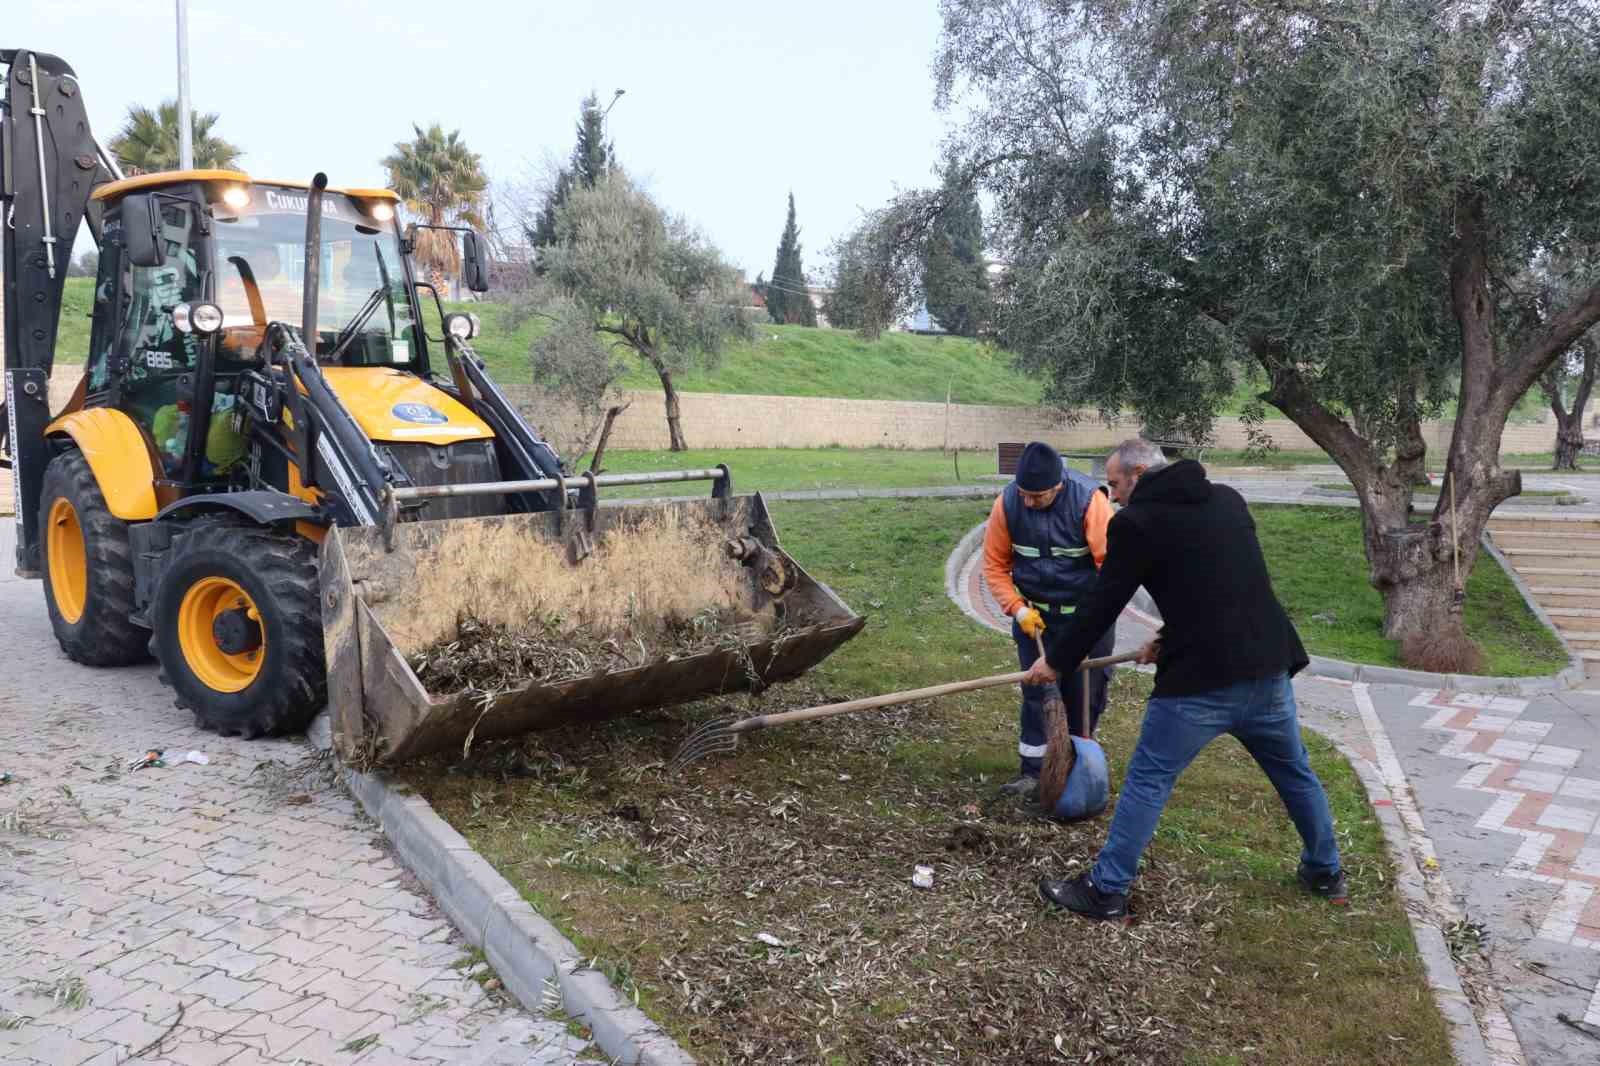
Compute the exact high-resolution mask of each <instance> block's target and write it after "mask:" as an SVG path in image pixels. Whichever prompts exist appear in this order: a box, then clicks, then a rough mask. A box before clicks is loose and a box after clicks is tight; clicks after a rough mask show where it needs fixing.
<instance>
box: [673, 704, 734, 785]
mask: <svg viewBox="0 0 1600 1066" xmlns="http://www.w3.org/2000/svg"><path fill="white" fill-rule="evenodd" d="M735 721H737V719H734V718H713V719H712V720H711V721H709V722H707V723H706V724H705V725H702V726H701V727H700V728H699V729H696V730H695V731H694V732H693V733H690V734H689V739H688V740H685V741H684V742H683V743H682V744H681V745H679V747H678V751H677V753H676V754H674V755H673V756H672V761H671V762H670V763H668V764H667V775H668V776H669V777H676V776H677V775H678V774H680V773H682V772H683V769H684V767H686V766H688V765H689V764H690V763H692V762H699V761H700V760H701V759H704V758H706V757H707V756H711V755H731V754H732V753H733V750H734V749H735V748H737V747H738V746H739V733H738V731H736V730H733V729H730V728H729V726H731V725H733V724H734V722H735Z"/></svg>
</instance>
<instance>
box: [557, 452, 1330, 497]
mask: <svg viewBox="0 0 1600 1066" xmlns="http://www.w3.org/2000/svg"><path fill="white" fill-rule="evenodd" d="M1242 455H1243V453H1239V452H1221V453H1216V457H1215V458H1214V456H1213V453H1211V452H1207V453H1206V465H1207V466H1208V467H1213V468H1221V467H1224V466H1232V465H1235V464H1241V463H1242V462H1243V459H1242ZM1275 458H1276V457H1275ZM1297 458H1298V457H1297ZM586 459H587V456H579V457H578V459H577V460H576V461H575V462H574V466H575V467H576V468H577V469H579V470H582V469H584V468H585V465H584V460H586ZM1305 461H1307V462H1309V461H1311V459H1310V457H1305ZM1322 461H1324V462H1326V459H1323V460H1322ZM718 463H727V464H728V468H729V469H730V470H731V471H732V472H733V483H734V485H735V487H736V489H737V490H738V491H741V492H743V491H756V490H760V491H763V492H790V491H802V490H814V489H865V488H875V489H901V488H927V487H933V486H940V485H978V484H990V485H993V486H994V490H995V492H996V493H998V492H999V491H1000V489H1001V487H1002V485H1003V482H1001V481H998V480H995V479H994V477H993V476H992V475H995V474H996V472H997V470H998V469H999V467H998V464H997V462H996V457H995V451H994V449H993V448H985V449H983V450H981V451H971V452H961V453H960V454H959V455H958V456H952V455H949V454H946V453H944V452H941V451H930V450H912V449H902V448H721V449H719V448H698V449H691V450H689V451H683V452H670V451H665V450H661V451H633V450H623V451H618V450H607V452H606V456H605V468H606V472H607V473H612V474H623V473H635V472H638V471H643V470H677V469H688V468H691V467H708V466H716V465H717V464H718ZM958 464H959V468H960V469H959V474H960V476H959V477H957V472H958V471H957V466H958ZM1072 465H1073V466H1074V467H1076V468H1077V469H1079V470H1084V471H1087V470H1088V469H1089V466H1090V464H1089V462H1088V461H1087V460H1072ZM704 491H705V487H704V486H703V485H699V484H694V483H681V484H677V485H672V484H667V485H659V486H650V487H646V488H640V489H637V490H631V491H630V492H628V493H624V495H632V496H698V495H700V494H701V493H703V492H704Z"/></svg>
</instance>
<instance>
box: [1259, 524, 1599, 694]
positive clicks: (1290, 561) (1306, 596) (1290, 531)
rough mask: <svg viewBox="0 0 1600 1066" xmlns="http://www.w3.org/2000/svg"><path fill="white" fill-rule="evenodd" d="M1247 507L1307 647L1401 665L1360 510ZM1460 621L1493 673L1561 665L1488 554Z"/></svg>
mask: <svg viewBox="0 0 1600 1066" xmlns="http://www.w3.org/2000/svg"><path fill="white" fill-rule="evenodd" d="M1250 510H1251V513H1252V514H1254V515H1255V519H1256V530H1257V533H1258V535H1259V536H1260V538H1261V546H1262V549H1263V550H1264V551H1265V552H1266V556H1267V562H1268V565H1269V566H1270V567H1271V569H1272V585H1273V588H1274V589H1275V590H1276V591H1277V593H1278V598H1279V599H1280V600H1282V601H1283V605H1284V607H1285V608H1286V609H1287V610H1288V611H1289V616H1290V617H1291V618H1293V619H1294V624H1295V626H1296V627H1297V628H1298V629H1299V630H1300V636H1301V638H1302V639H1303V640H1304V641H1305V644H1306V647H1307V648H1308V649H1309V650H1310V651H1311V652H1312V653H1313V654H1317V655H1328V656H1332V657H1333V658H1336V659H1351V660H1354V661H1356V662H1364V663H1379V664H1382V665H1387V666H1395V665H1399V656H1398V647H1397V645H1396V643H1395V642H1394V641H1392V640H1387V639H1385V638H1384V636H1383V599H1382V597H1381V596H1379V595H1378V592H1377V590H1376V589H1374V588H1373V587H1372V586H1371V585H1370V584H1368V583H1367V562H1366V557H1365V555H1364V554H1363V553H1362V550H1361V516H1360V514H1359V513H1358V512H1357V511H1356V510H1355V509H1354V508H1350V507H1290V506H1264V505H1258V506H1255V507H1252V508H1251V509H1250ZM1466 623H1467V632H1468V633H1470V634H1471V635H1472V636H1473V637H1474V638H1476V639H1477V641H1478V643H1479V644H1480V645H1482V647H1483V651H1484V657H1485V660H1486V664H1485V672H1486V673H1488V674H1490V675H1491V676H1499V677H1519V676H1528V675H1537V674H1552V673H1555V672H1556V671H1558V670H1560V669H1562V668H1563V667H1564V666H1566V665H1567V659H1566V655H1565V654H1564V653H1563V652H1562V650H1561V644H1560V642H1559V641H1558V640H1557V639H1556V636H1555V634H1553V633H1551V632H1550V630H1548V629H1546V628H1545V626H1544V624H1543V623H1541V622H1540V621H1539V619H1538V618H1536V617H1535V616H1534V614H1533V613H1532V612H1531V611H1529V610H1528V606H1527V604H1525V603H1524V602H1523V601H1522V597H1521V596H1520V595H1519V594H1518V593H1517V590H1516V587H1515V586H1514V585H1512V583H1511V579H1510V578H1509V577H1507V576H1506V572H1505V571H1504V570H1503V569H1501V567H1500V565H1499V564H1498V563H1497V562H1495V560H1494V559H1493V558H1492V557H1490V556H1489V555H1488V554H1487V553H1483V552H1480V553H1479V555H1478V561H1477V565H1476V566H1474V567H1473V570H1472V574H1471V576H1470V577H1469V578H1468V579H1467V606H1466Z"/></svg>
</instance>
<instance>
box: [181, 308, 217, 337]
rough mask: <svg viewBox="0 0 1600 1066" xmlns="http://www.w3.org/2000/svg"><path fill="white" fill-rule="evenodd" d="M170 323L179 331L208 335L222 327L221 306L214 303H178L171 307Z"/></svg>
mask: <svg viewBox="0 0 1600 1066" xmlns="http://www.w3.org/2000/svg"><path fill="white" fill-rule="evenodd" d="M172 324H173V325H174V326H176V327H177V328H178V332H179V333H198V334H200V335H201V336H202V337H207V336H210V335H211V334H213V333H215V332H217V331H218V330H219V329H221V328H222V308H220V307H218V306H217V305H216V304H208V303H197V304H179V305H178V306H177V307H174V308H173V309H172Z"/></svg>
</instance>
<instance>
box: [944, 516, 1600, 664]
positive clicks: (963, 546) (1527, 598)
mask: <svg viewBox="0 0 1600 1066" xmlns="http://www.w3.org/2000/svg"><path fill="white" fill-rule="evenodd" d="M987 524H988V523H987V522H985V523H981V524H980V525H979V526H978V527H977V528H976V529H973V530H971V531H970V532H968V533H967V535H966V536H964V537H962V538H961V540H960V541H959V542H957V544H956V546H955V548H954V549H953V550H952V551H951V553H950V555H949V557H948V558H946V559H945V566H944V574H945V581H944V587H945V593H946V594H947V595H948V596H949V597H950V598H951V599H952V600H954V601H955V602H956V604H957V605H958V606H959V607H960V608H961V610H962V613H964V614H966V615H967V616H968V617H969V618H972V619H973V620H974V621H976V622H978V623H980V624H983V625H987V624H988V623H987V622H985V621H984V619H983V618H982V617H980V616H979V615H978V614H977V613H976V612H975V611H974V610H973V609H972V607H971V605H970V604H968V603H967V601H966V597H964V596H962V595H961V590H960V588H959V587H958V586H959V579H960V574H961V568H962V567H963V566H965V565H966V562H967V560H968V559H969V558H971V557H972V554H973V552H975V551H977V550H978V549H979V547H980V546H981V545H982V543H983V529H984V526H985V525H987ZM1483 546H1484V548H1485V549H1486V550H1487V551H1488V552H1489V554H1490V555H1492V556H1493V557H1494V559H1495V561H1496V562H1498V563H1499V564H1500V567H1501V569H1503V570H1504V571H1505V572H1506V574H1507V575H1508V576H1509V577H1510V578H1511V583H1512V584H1513V585H1515V586H1516V589H1517V594H1518V595H1520V596H1521V597H1522V601H1523V602H1524V603H1526V604H1527V605H1528V609H1529V610H1531V611H1532V612H1533V613H1534V616H1535V617H1537V618H1538V619H1539V621H1540V622H1542V623H1544V625H1545V627H1546V628H1547V629H1549V630H1550V631H1551V632H1552V633H1554V634H1555V635H1556V639H1557V640H1559V641H1561V647H1562V648H1563V649H1565V651H1566V653H1567V666H1566V668H1565V669H1563V670H1562V671H1561V672H1560V673H1556V674H1546V675H1544V676H1541V677H1480V676H1478V675H1475V674H1430V673H1427V672H1425V671H1422V670H1405V669H1401V668H1400V667H1398V666H1374V665H1371V664H1369V663H1352V662H1346V661H1345V660H1343V659H1330V658H1328V657H1326V656H1323V655H1313V656H1311V664H1310V665H1309V666H1307V667H1306V669H1305V671H1304V676H1309V677H1323V678H1328V679H1329V680H1332V681H1350V682H1355V681H1365V682H1367V683H1368V684H1371V685H1410V686H1411V687H1412V688H1436V689H1443V690H1444V691H1446V692H1485V693H1493V694H1495V695H1501V696H1539V695H1544V694H1546V693H1550V692H1565V691H1567V690H1568V689H1573V688H1577V687H1578V686H1580V685H1582V684H1583V682H1584V679H1585V673H1584V667H1583V660H1582V659H1580V658H1578V656H1577V655H1576V654H1575V653H1574V652H1573V650H1572V646H1571V645H1569V644H1568V643H1567V641H1566V638H1565V637H1563V636H1562V635H1561V631H1560V630H1559V629H1557V628H1556V627H1555V623H1554V622H1552V621H1551V620H1550V616H1549V615H1548V614H1546V613H1545V610H1544V608H1543V607H1540V606H1539V605H1538V604H1537V603H1535V602H1534V600H1533V594H1532V593H1531V592H1529V590H1528V586H1527V584H1526V583H1525V582H1524V581H1523V580H1522V578H1521V577H1520V576H1519V575H1518V574H1517V572H1516V571H1515V570H1513V569H1512V568H1511V565H1510V564H1509V563H1507V562H1506V559H1505V557H1504V556H1503V555H1501V554H1500V552H1499V550H1498V549H1496V548H1495V546H1494V545H1493V544H1490V543H1489V538H1488V535H1487V534H1485V536H1484V538H1483ZM1133 606H1134V607H1135V608H1136V609H1138V610H1139V611H1142V612H1143V613H1145V614H1147V615H1149V616H1150V617H1151V618H1153V619H1156V620H1158V621H1159V620H1160V618H1161V613H1160V612H1159V611H1157V610H1156V605H1155V602H1154V601H1153V600H1151V598H1150V594H1149V593H1147V592H1146V591H1145V590H1144V589H1143V588H1140V589H1139V590H1138V591H1137V592H1135V593H1134V596H1133Z"/></svg>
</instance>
